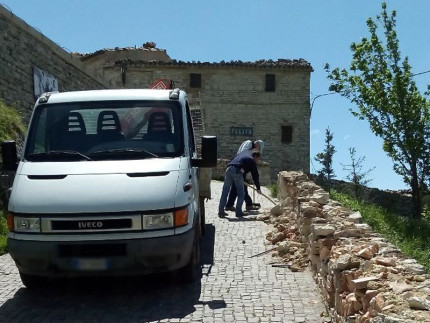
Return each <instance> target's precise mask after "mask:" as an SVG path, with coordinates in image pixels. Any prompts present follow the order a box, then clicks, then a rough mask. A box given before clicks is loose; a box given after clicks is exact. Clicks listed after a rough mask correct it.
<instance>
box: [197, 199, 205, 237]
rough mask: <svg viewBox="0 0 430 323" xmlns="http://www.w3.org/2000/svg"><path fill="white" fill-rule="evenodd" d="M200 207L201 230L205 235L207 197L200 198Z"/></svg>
mask: <svg viewBox="0 0 430 323" xmlns="http://www.w3.org/2000/svg"><path fill="white" fill-rule="evenodd" d="M199 209H200V232H201V235H202V236H204V235H205V229H206V212H205V198H204V197H200V198H199Z"/></svg>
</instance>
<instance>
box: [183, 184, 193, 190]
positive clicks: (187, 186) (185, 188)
mask: <svg viewBox="0 0 430 323" xmlns="http://www.w3.org/2000/svg"><path fill="white" fill-rule="evenodd" d="M192 188H193V183H191V182H186V183H185V184H184V192H188V191H189V190H191V189H192Z"/></svg>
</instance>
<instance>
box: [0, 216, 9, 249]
mask: <svg viewBox="0 0 430 323" xmlns="http://www.w3.org/2000/svg"><path fill="white" fill-rule="evenodd" d="M7 234H8V229H7V224H6V218H5V216H4V215H3V212H1V211H0V255H3V254H5V253H7Z"/></svg>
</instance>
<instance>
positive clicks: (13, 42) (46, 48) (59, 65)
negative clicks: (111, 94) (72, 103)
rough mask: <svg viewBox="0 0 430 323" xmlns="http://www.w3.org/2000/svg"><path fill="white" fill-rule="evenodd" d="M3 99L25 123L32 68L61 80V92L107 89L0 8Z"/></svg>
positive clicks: (0, 91) (0, 86)
mask: <svg viewBox="0 0 430 323" xmlns="http://www.w3.org/2000/svg"><path fill="white" fill-rule="evenodd" d="M0 40H1V46H0V99H1V100H3V101H4V102H5V103H6V104H8V105H10V106H13V107H15V108H17V109H18V110H19V111H20V112H21V114H22V115H23V117H24V119H26V120H27V119H28V117H29V115H30V114H31V111H32V108H33V105H34V103H35V98H34V81H33V68H34V67H37V68H39V69H41V70H43V71H45V72H47V73H48V74H50V75H52V76H53V77H55V78H56V79H57V80H58V84H59V90H60V91H71V90H88V89H98V88H104V86H103V85H102V84H101V82H100V81H99V80H97V79H96V78H94V77H93V76H92V75H90V74H88V73H87V72H86V71H85V69H84V65H83V64H82V62H80V61H79V59H76V58H74V57H72V55H71V54H70V53H68V52H66V51H65V50H63V49H62V48H61V47H60V46H58V45H57V44H55V43H54V42H52V41H51V40H49V39H48V38H46V37H45V36H44V35H43V34H42V33H40V32H38V31H37V30H35V29H34V28H32V27H31V26H29V25H28V24H27V23H25V21H23V20H21V19H20V18H18V17H17V16H15V15H14V14H13V13H11V12H9V11H8V10H7V9H6V8H4V7H3V6H1V5H0Z"/></svg>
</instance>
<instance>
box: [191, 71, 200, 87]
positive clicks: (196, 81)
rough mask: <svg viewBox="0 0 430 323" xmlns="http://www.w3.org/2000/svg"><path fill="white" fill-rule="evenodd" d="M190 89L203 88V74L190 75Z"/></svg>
mask: <svg viewBox="0 0 430 323" xmlns="http://www.w3.org/2000/svg"><path fill="white" fill-rule="evenodd" d="M190 87H194V88H200V87H202V74H196V73H190Z"/></svg>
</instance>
